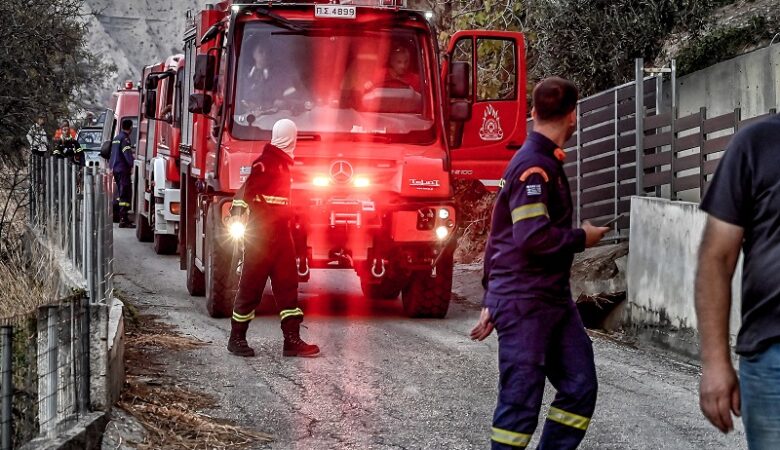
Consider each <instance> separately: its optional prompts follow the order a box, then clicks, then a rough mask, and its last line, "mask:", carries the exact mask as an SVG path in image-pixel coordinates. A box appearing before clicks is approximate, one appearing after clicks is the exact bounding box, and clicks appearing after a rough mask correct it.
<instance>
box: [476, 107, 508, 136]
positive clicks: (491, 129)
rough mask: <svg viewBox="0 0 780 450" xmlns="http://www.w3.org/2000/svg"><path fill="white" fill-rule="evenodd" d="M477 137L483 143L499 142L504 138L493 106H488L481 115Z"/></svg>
mask: <svg viewBox="0 0 780 450" xmlns="http://www.w3.org/2000/svg"><path fill="white" fill-rule="evenodd" d="M479 137H480V138H482V140H483V141H500V140H501V139H503V138H504V130H502V129H501V121H500V119H499V118H498V111H496V108H493V105H488V107H487V108H486V109H485V113H484V114H483V115H482V128H480V129H479Z"/></svg>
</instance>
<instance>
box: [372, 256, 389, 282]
mask: <svg viewBox="0 0 780 450" xmlns="http://www.w3.org/2000/svg"><path fill="white" fill-rule="evenodd" d="M377 264H378V265H379V268H380V269H381V270H380V271H379V272H377V267H376V266H377ZM385 272H386V270H385V263H384V261H382V260H381V259H378V258H377V259H374V263H373V264H372V265H371V275H373V276H374V278H382V277H383V276H385Z"/></svg>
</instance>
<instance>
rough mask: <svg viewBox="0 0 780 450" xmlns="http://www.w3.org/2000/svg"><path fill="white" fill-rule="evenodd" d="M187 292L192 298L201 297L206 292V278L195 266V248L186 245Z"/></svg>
mask: <svg viewBox="0 0 780 450" xmlns="http://www.w3.org/2000/svg"><path fill="white" fill-rule="evenodd" d="M186 253H187V254H186V255H185V257H186V258H187V292H189V293H190V295H192V296H193V297H201V296H203V294H204V293H205V292H206V277H205V275H203V272H201V271H200V269H198V266H196V265H195V248H194V247H193V246H192V245H187V250H186Z"/></svg>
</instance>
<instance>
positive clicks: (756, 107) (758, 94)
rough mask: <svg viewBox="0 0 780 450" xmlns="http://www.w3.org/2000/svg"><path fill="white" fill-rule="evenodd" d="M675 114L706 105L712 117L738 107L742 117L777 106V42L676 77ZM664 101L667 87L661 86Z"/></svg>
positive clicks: (668, 91)
mask: <svg viewBox="0 0 780 450" xmlns="http://www.w3.org/2000/svg"><path fill="white" fill-rule="evenodd" d="M677 82H678V86H677V89H678V105H679V111H680V113H679V117H684V116H687V115H689V114H693V113H696V112H698V111H699V108H701V107H706V108H707V116H708V117H715V116H719V115H722V114H726V113H729V112H731V111H733V110H734V109H735V108H742V117H743V118H750V117H755V116H758V115H761V114H765V113H767V112H768V111H769V109H771V108H777V107H778V106H780V44H775V45H773V46H770V47H765V48H762V49H759V50H756V51H753V52H750V53H747V54H745V55H742V56H738V57H736V58H734V59H730V60H728V61H724V62H722V63H719V64H715V65H714V66H711V67H708V68H706V69H703V70H700V71H698V72H694V73H692V74H688V75H686V76H684V77H680V78H678V80H677ZM664 95H665V97H666V100H667V104H670V103H671V89H670V88H669V86H668V83H667V86H664Z"/></svg>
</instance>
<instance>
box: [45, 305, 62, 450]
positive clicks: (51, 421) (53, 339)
mask: <svg viewBox="0 0 780 450" xmlns="http://www.w3.org/2000/svg"><path fill="white" fill-rule="evenodd" d="M58 312H59V311H58V310H57V307H56V306H51V307H49V308H47V311H46V313H47V314H46V325H47V326H46V328H47V331H46V338H47V339H46V356H47V361H48V372H47V373H46V394H47V395H46V398H45V400H44V401H45V402H46V415H47V418H48V421H47V422H46V434H47V435H48V436H52V437H53V436H54V435H56V427H57V392H58V391H59V376H58V373H57V372H58V370H57V344H58V336H59V333H57V317H58V316H59V314H58Z"/></svg>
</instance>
